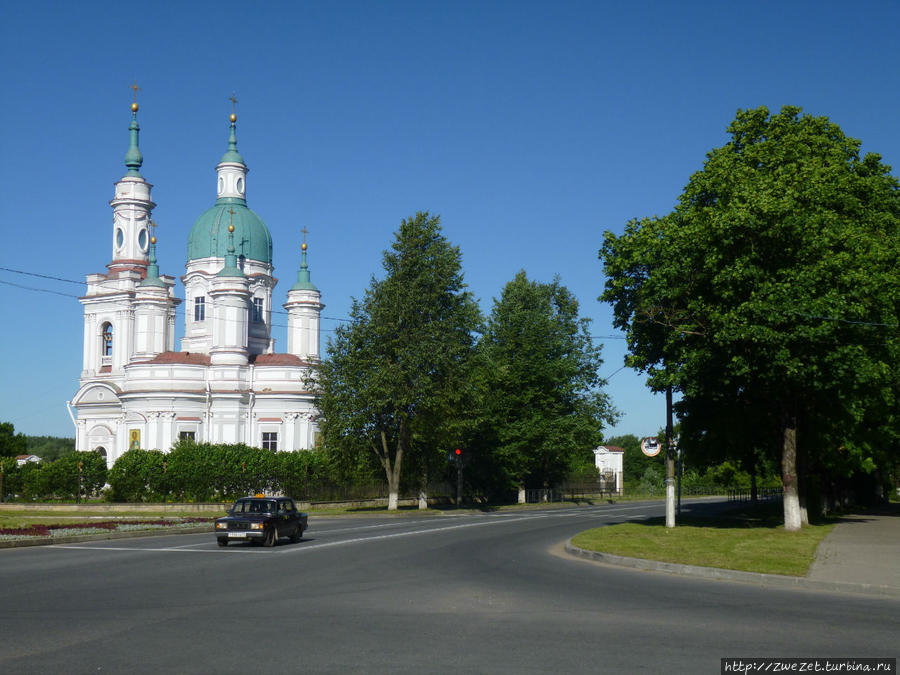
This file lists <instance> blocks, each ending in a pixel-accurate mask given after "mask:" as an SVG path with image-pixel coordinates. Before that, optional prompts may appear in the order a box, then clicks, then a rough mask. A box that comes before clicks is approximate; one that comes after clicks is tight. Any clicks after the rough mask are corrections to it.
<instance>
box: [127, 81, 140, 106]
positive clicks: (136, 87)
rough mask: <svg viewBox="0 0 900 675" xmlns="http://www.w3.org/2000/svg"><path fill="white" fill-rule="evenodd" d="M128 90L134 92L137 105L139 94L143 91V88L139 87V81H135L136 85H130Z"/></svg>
mask: <svg viewBox="0 0 900 675" xmlns="http://www.w3.org/2000/svg"><path fill="white" fill-rule="evenodd" d="M128 88H129V89H131V91H132V92H134V102H135V103H137V93H138V92H139V91H141V88H140V87H139V86H138V85H137V80H135V81H134V84H130V85H128Z"/></svg>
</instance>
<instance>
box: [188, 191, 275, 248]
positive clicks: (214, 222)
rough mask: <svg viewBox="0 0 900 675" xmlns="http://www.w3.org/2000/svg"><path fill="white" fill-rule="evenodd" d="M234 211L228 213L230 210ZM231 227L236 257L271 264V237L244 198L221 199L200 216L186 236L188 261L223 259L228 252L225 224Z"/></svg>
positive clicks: (267, 229)
mask: <svg viewBox="0 0 900 675" xmlns="http://www.w3.org/2000/svg"><path fill="white" fill-rule="evenodd" d="M232 210H233V211H234V213H231V212H230V211H232ZM229 224H233V225H234V248H235V253H236V255H237V256H238V257H243V258H245V259H247V260H256V261H258V262H262V263H268V264H270V265H271V264H272V235H271V234H270V233H269V228H268V227H266V224H265V223H264V222H263V221H262V219H261V218H260V217H259V216H258V215H256V214H255V213H253V211H251V210H250V209H248V208H247V203H246V201H245V200H243V199H238V198H236V197H220V198H219V199H217V200H216V205H215V206H213V207H212V208H211V209H209V210H207V211H206V212H204V213H203V215H201V216H200V217H199V218H197V222H195V223H194V227H192V228H191V234H190V236H189V237H188V260H199V259H200V258H224V257H225V254H226V253H227V252H228V225H229Z"/></svg>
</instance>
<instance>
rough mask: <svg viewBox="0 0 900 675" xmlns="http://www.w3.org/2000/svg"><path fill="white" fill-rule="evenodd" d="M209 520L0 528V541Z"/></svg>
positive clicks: (190, 524) (174, 526) (192, 524)
mask: <svg viewBox="0 0 900 675" xmlns="http://www.w3.org/2000/svg"><path fill="white" fill-rule="evenodd" d="M212 522H213V521H212V519H211V518H180V519H178V520H106V521H99V522H89V523H69V524H65V525H30V526H29V527H8V528H0V541H10V540H14V539H33V538H41V537H44V538H53V537H71V536H80V535H85V534H100V533H101V532H103V531H107V532H135V531H138V530H165V529H179V528H181V529H183V528H187V527H196V526H197V525H201V524H207V523H210V524H211V523H212Z"/></svg>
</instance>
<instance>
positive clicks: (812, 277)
mask: <svg viewBox="0 0 900 675" xmlns="http://www.w3.org/2000/svg"><path fill="white" fill-rule="evenodd" d="M800 113H801V111H800V109H799V108H795V107H785V108H783V109H782V110H781V112H780V113H779V114H775V115H770V114H769V111H768V110H767V109H766V108H764V107H763V108H758V109H755V110H746V111H739V112H738V114H737V118H736V119H735V120H734V122H732V124H731V125H730V127H729V129H728V131H729V133H730V134H731V140H730V141H729V142H728V143H727V144H726V145H725V146H723V147H721V148H716V149H714V150H713V151H711V152H710V153H709V154H708V155H707V159H706V162H705V164H704V167H703V170H702V171H698V172H697V173H695V174H694V175H693V176H691V179H690V181H689V183H688V185H687V187H686V188H685V190H684V193H683V194H682V195H681V197H680V199H679V203H678V205H677V207H676V209H675V211H674V212H673V213H672V214H670V215H668V216H666V217H664V218H648V219H642V220H635V221H631V222H630V223H628V225H627V226H626V229H625V232H624V234H623V235H621V236H615V235H613V234H611V233H607V234H606V236H605V240H604V245H603V249H602V250H601V252H600V255H601V258H602V259H603V260H604V263H605V271H606V276H607V282H606V287H605V291H604V293H603V295H602V296H601V299H602V300H605V301H607V302H610V303H612V304H613V309H614V313H615V325H616V326H617V327H619V328H622V329H624V330H626V332H627V335H628V340H629V349H630V356H629V359H628V362H629V364H631V365H632V366H635V367H637V368H639V369H641V370H645V371H647V372H648V373H649V375H650V377H649V385H650V386H651V387H652V388H654V389H657V390H662V389H664V388H665V387H666V386H667V385H674V386H675V387H676V388H678V389H680V390H681V392H682V393H683V395H684V396H685V397H686V398H688V399H690V398H702V397H704V396H709V395H710V392H711V391H713V390H714V391H715V394H714V395H715V396H716V397H717V398H719V399H732V400H738V399H739V398H742V397H743V398H744V399H745V400H748V401H753V402H755V403H759V402H763V401H765V402H766V403H767V405H768V412H767V413H766V414H765V415H760V418H761V419H762V418H763V417H764V418H766V419H771V420H774V421H775V425H776V426H777V429H776V434H777V437H778V438H779V439H780V445H781V463H782V480H783V484H784V495H785V496H784V513H785V528H786V529H788V530H796V529H799V527H800V522H801V521H800V507H799V499H798V491H797V488H798V486H797V448H798V438H797V429H798V425H799V423H800V421H802V420H803V419H804V418H805V417H808V416H809V414H810V413H812V412H813V411H815V410H823V409H828V410H829V411H831V412H832V414H833V415H835V416H840V420H841V422H842V423H844V424H845V425H846V427H845V428H847V429H852V428H853V427H854V426H855V425H854V420H859V419H862V417H863V415H862V414H861V413H862V411H864V410H865V409H866V408H867V407H868V402H869V401H871V400H872V399H873V398H877V397H882V398H883V394H884V392H885V391H887V390H888V389H889V388H891V387H892V386H893V384H894V382H892V378H894V377H895V374H892V368H891V363H892V359H894V358H895V357H896V352H897V345H898V331H897V322H898V315H900V274H898V271H897V267H896V260H897V257H898V253H900V251H898V248H900V237H898V234H900V189H898V183H897V180H896V179H895V178H894V177H893V176H891V175H890V168H889V167H887V166H885V165H884V164H882V163H881V158H880V157H879V156H878V155H874V154H867V155H865V156H864V157H862V158H861V157H860V154H859V146H860V143H859V141H857V140H854V139H851V138H848V137H846V136H845V135H844V134H843V132H842V131H841V130H840V128H839V127H838V126H837V125H835V124H833V123H832V122H830V121H829V120H828V119H827V118H824V117H812V116H809V115H801V114H800ZM893 372H894V373H895V372H896V371H893ZM757 410H758V409H757ZM832 440H833V439H832ZM807 447H809V446H807Z"/></svg>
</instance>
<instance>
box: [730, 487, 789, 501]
mask: <svg viewBox="0 0 900 675" xmlns="http://www.w3.org/2000/svg"><path fill="white" fill-rule="evenodd" d="M783 493H784V490H783V489H782V488H780V487H777V488H776V487H761V488H757V489H756V500H757V501H760V502H763V501H772V500H775V499H781V496H782V494H783ZM728 501H730V502H750V501H753V492H752V491H751V490H750V488H740V489H737V490H729V491H728Z"/></svg>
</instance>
